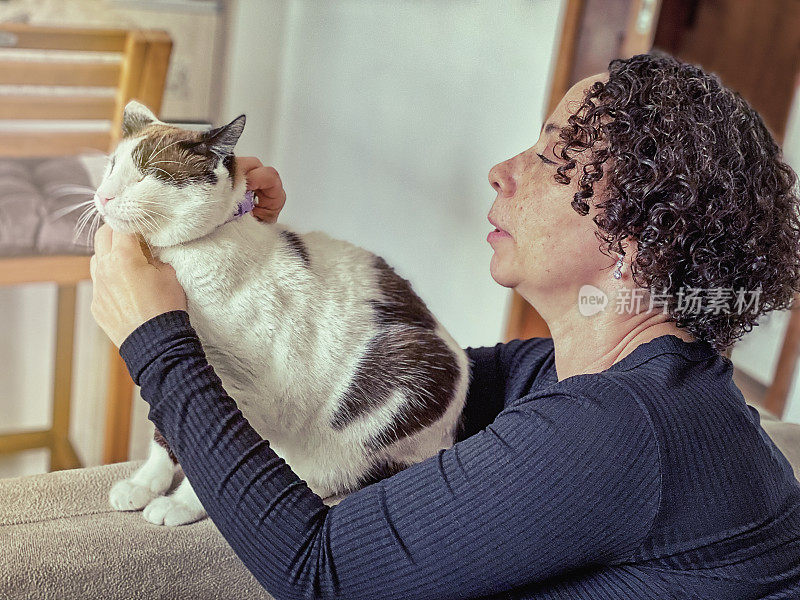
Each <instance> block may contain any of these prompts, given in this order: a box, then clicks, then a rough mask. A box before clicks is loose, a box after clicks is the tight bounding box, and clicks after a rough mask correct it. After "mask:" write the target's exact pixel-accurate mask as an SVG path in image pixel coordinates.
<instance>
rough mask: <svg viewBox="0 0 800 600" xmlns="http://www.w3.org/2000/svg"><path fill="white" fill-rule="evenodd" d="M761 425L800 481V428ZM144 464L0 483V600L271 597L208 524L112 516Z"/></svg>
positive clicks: (134, 515)
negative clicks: (118, 490)
mask: <svg viewBox="0 0 800 600" xmlns="http://www.w3.org/2000/svg"><path fill="white" fill-rule="evenodd" d="M765 419H766V418H765ZM762 423H763V426H764V429H765V430H766V431H767V433H768V434H769V435H770V436H771V437H772V439H773V440H774V441H775V443H776V444H777V445H778V447H779V448H780V449H781V450H782V451H783V453H784V454H785V455H786V457H787V458H788V459H789V461H790V462H791V463H792V465H793V466H794V469H795V473H797V474H798V476H800V425H792V424H788V423H781V422H777V421H767V420H764V421H762ZM138 464H139V463H134V462H129V463H123V464H118V465H108V466H104V467H94V468H90V469H75V470H72V471H61V472H57V473H51V474H46V475H34V476H31V477H21V478H16V479H5V480H0V598H2V599H3V600H11V599H17V598H37V599H39V598H41V599H53V600H56V599H57V600H71V599H93V598H98V599H100V598H102V599H103V600H112V599H126V600H132V599H138V598H142V599H144V598H148V599H151V598H163V599H169V600H178V599H183V598H187V599H190V598H191V599H197V600H202V599H205V598H208V599H210V600H211V599H213V600H217V599H219V600H224V599H227V598H231V599H233V598H236V599H237V600H238V599H243V598H248V599H260V598H266V599H269V598H271V596H269V594H267V593H266V592H264V591H263V590H262V589H261V588H260V587H259V585H258V583H257V582H256V580H255V579H254V578H253V577H252V575H250V573H249V572H248V571H247V570H246V569H245V568H244V566H243V565H242V563H241V562H240V561H239V560H238V558H237V557H236V555H235V554H234V553H233V551H232V550H231V548H230V546H228V544H227V543H226V542H225V540H224V539H223V538H222V536H221V535H220V533H219V532H218V531H217V529H216V527H214V524H213V523H212V522H211V521H210V520H209V519H205V520H203V521H200V522H198V523H194V524H192V525H187V526H183V527H176V528H165V527H158V526H156V525H151V524H149V523H147V522H146V521H145V520H144V519H142V516H141V513H139V512H131V513H119V512H114V511H113V510H111V508H110V507H109V506H108V501H107V499H106V498H107V496H108V490H109V489H110V488H111V485H112V483H113V482H115V481H117V480H118V479H121V478H123V477H125V476H127V475H128V474H130V473H131V472H132V471H133V470H134V469H135V468H136V467H137V465H138ZM176 483H177V478H176Z"/></svg>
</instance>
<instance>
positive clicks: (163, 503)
mask: <svg viewBox="0 0 800 600" xmlns="http://www.w3.org/2000/svg"><path fill="white" fill-rule="evenodd" d="M142 516H143V517H144V518H145V520H147V521H150V522H151V523H152V524H153V525H166V526H167V527H175V526H177V525H187V524H189V523H194V522H195V521H199V520H200V519H202V518H204V517H205V516H206V511H205V509H204V508H203V507H202V506H190V505H189V504H186V503H185V502H180V501H178V500H175V499H174V498H172V497H171V496H159V497H158V498H155V499H154V500H153V501H152V502H150V504H148V505H147V506H146V507H145V509H144V512H143V513H142Z"/></svg>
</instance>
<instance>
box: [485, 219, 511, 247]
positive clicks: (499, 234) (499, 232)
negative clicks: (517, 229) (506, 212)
mask: <svg viewBox="0 0 800 600" xmlns="http://www.w3.org/2000/svg"><path fill="white" fill-rule="evenodd" d="M489 223H491V224H492V225H494V227H495V230H494V231H491V232H489V235H487V236H486V241H487V242H489V243H490V244H491V243H492V242H493V241H495V240H501V239H503V238H510V237H511V234H510V233H508V232H507V231H506V230H504V229H500V227H499V226H498V225H497V223H495V222H494V221H493V220H492V217H489Z"/></svg>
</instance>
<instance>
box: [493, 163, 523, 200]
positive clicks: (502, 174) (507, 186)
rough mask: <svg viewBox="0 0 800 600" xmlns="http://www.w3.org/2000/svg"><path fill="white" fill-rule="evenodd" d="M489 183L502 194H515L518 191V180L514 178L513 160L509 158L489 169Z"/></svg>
mask: <svg viewBox="0 0 800 600" xmlns="http://www.w3.org/2000/svg"><path fill="white" fill-rule="evenodd" d="M489 183H491V184H492V187H493V188H494V189H496V190H497V192H498V193H499V194H500V195H502V196H513V195H514V192H515V191H517V182H516V180H515V179H514V171H513V170H512V168H511V161H509V160H507V161H504V162H501V163H499V164H496V165H495V166H493V167H492V168H491V170H490V171H489Z"/></svg>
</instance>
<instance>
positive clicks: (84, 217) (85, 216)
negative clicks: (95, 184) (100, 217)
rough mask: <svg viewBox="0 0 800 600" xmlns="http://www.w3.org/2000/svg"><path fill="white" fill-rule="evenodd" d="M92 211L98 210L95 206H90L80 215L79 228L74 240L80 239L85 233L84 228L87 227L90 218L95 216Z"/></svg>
mask: <svg viewBox="0 0 800 600" xmlns="http://www.w3.org/2000/svg"><path fill="white" fill-rule="evenodd" d="M92 211H94V212H97V208H96V207H95V206H89V207H88V208H87V209H86V210H85V211H84V212H83V214H81V216H80V217H78V223H77V226H76V227H77V230H76V232H75V235H74V236H73V241H75V242H77V241H78V240H80V238H81V234H82V233H83V230H84V228H85V227H86V225H87V224H88V223H89V220H90V219H91V218H92V216H93V213H92ZM98 214H99V213H98Z"/></svg>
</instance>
